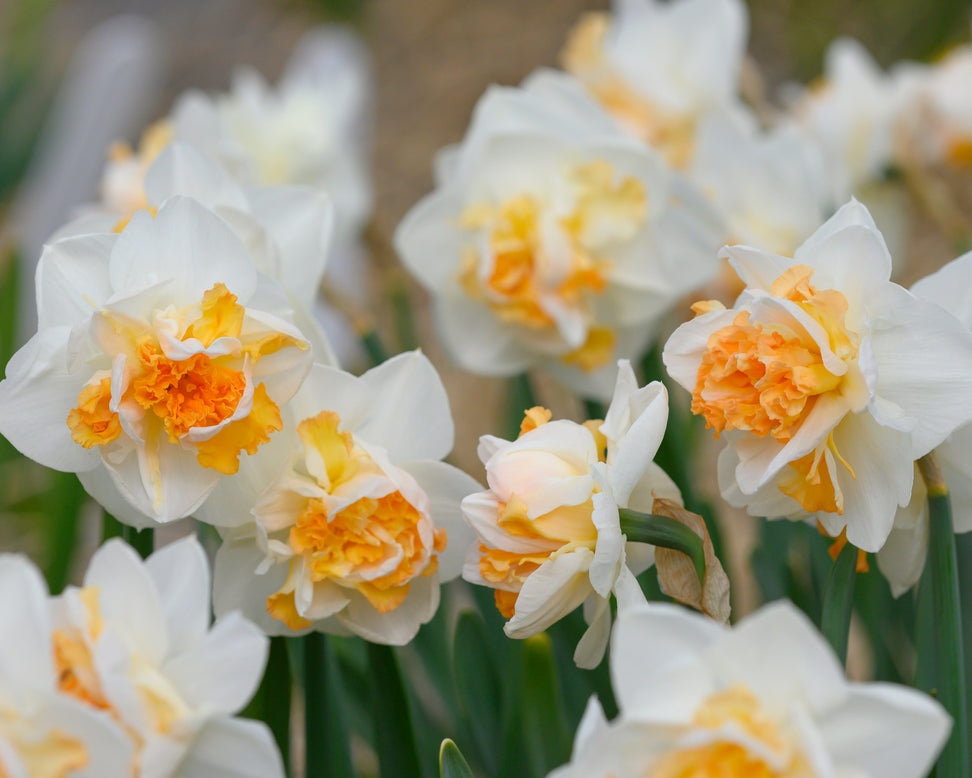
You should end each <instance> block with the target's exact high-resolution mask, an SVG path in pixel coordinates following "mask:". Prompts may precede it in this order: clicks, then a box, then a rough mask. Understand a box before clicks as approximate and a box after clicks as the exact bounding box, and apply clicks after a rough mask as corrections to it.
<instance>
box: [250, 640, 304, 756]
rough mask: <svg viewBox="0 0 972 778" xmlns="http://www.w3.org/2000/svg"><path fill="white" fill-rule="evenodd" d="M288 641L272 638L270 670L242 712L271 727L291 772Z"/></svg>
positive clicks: (264, 675)
mask: <svg viewBox="0 0 972 778" xmlns="http://www.w3.org/2000/svg"><path fill="white" fill-rule="evenodd" d="M286 641H287V638H284V637H281V636H279V635H278V636H277V637H272V638H270V654H269V656H268V657H267V669H266V670H265V671H264V673H263V680H262V681H261V682H260V688H259V689H257V693H256V694H255V695H253V699H252V700H250V704H249V705H247V706H246V709H245V710H244V711H243V714H242V715H243V716H244V717H246V718H248V719H259V720H260V721H263V722H265V723H266V724H267V726H268V727H270V731H271V732H272V733H273V739H274V740H276V741H277V748H279V749H280V755H281V756H282V757H283V762H284V768H285V770H286V771H287V772H288V774H289V770H290V698H291V686H292V679H291V677H290V661H289V659H288V656H287V644H286Z"/></svg>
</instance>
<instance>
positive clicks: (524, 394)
mask: <svg viewBox="0 0 972 778" xmlns="http://www.w3.org/2000/svg"><path fill="white" fill-rule="evenodd" d="M508 392H509V394H508V399H507V404H506V409H507V416H506V437H507V439H508V440H516V438H517V437H518V436H519V434H520V423H521V422H522V421H523V412H524V411H528V410H529V409H530V408H533V407H534V406H535V405H536V404H537V399H536V396H535V395H534V394H533V386H532V384H531V383H530V376H529V374H527V373H520V374H519V375H515V376H513V377H512V378H511V379H510V384H509V390H508Z"/></svg>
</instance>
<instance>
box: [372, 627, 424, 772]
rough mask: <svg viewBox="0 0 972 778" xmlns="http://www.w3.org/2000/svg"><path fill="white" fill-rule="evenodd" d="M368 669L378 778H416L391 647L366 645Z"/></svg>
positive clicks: (409, 727) (399, 675) (403, 694)
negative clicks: (378, 770) (378, 771)
mask: <svg viewBox="0 0 972 778" xmlns="http://www.w3.org/2000/svg"><path fill="white" fill-rule="evenodd" d="M368 665H369V667H370V669H371V688H372V704H373V706H374V710H373V713H374V722H375V746H376V750H377V751H378V764H379V766H380V768H381V769H380V774H381V778H416V776H420V775H422V768H421V765H420V762H419V757H418V751H417V750H416V749H417V746H416V744H415V731H414V727H413V726H412V715H411V711H410V710H409V706H408V694H407V692H406V690H405V684H404V682H403V681H402V671H401V669H400V668H399V666H398V660H397V658H396V657H395V653H394V652H393V651H392V649H391V647H390V646H383V645H378V644H376V643H368Z"/></svg>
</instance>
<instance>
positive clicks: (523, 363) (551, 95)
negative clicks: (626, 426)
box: [395, 71, 725, 399]
mask: <svg viewBox="0 0 972 778" xmlns="http://www.w3.org/2000/svg"><path fill="white" fill-rule="evenodd" d="M437 162H438V165H437V170H436V178H437V186H436V189H435V191H434V192H432V193H431V194H429V195H428V196H426V197H425V198H424V199H423V200H421V201H420V202H419V203H418V204H417V205H416V206H415V207H414V208H412V210H411V211H410V212H409V213H408V214H407V215H406V217H405V219H404V220H403V221H402V223H401V224H400V225H399V226H398V229H397V231H396V233H395V247H396V249H397V250H398V253H399V255H400V256H401V258H402V261H403V262H404V264H405V266H406V267H407V268H408V269H409V270H410V271H411V272H412V273H413V274H414V275H415V276H416V278H417V279H418V280H419V281H420V282H421V283H422V284H423V286H425V287H426V288H427V289H428V290H429V292H430V293H431V294H432V295H433V301H434V305H435V314H436V318H437V321H438V324H439V334H440V336H441V337H442V339H443V340H444V342H445V344H446V346H447V347H448V349H449V351H450V353H451V355H452V357H453V358H454V359H455V360H456V361H457V362H458V363H459V364H460V365H461V366H462V367H464V368H465V369H467V370H470V371H472V372H476V373H482V374H489V375H515V374H517V373H521V372H523V371H524V370H526V369H529V368H533V367H536V368H541V369H543V370H545V371H547V372H549V373H551V374H552V375H553V376H554V377H555V378H556V379H557V380H559V381H561V382H562V383H564V384H566V385H567V386H569V387H570V388H571V389H573V390H574V391H576V392H578V393H580V394H582V395H585V396H588V397H598V398H603V399H607V398H609V397H610V394H611V388H612V386H613V383H614V363H615V361H616V360H617V359H618V358H619V357H620V358H629V357H630V358H634V357H635V356H637V355H638V354H640V353H641V351H642V350H643V347H644V346H645V345H646V344H647V342H648V341H649V340H650V339H651V337H652V335H653V330H654V329H655V325H656V324H657V322H658V319H659V318H660V317H661V315H662V314H663V313H665V312H666V311H667V310H668V309H669V308H671V307H672V306H673V305H674V304H675V302H676V301H677V300H678V299H679V298H680V297H681V296H683V295H684V294H686V293H688V292H690V291H692V290H693V289H697V288H698V287H700V286H701V285H702V284H704V283H705V282H706V281H708V280H709V279H711V278H712V277H713V276H714V275H715V273H716V270H717V269H718V264H717V263H715V262H714V261H713V254H712V253H709V252H710V249H711V248H712V247H717V245H718V244H720V243H721V242H722V241H723V239H724V237H725V234H724V228H723V226H722V225H721V222H720V220H719V219H718V218H717V217H716V216H715V215H714V211H713V210H712V209H711V207H710V206H709V204H708V202H707V201H706V200H705V198H703V197H702V196H701V195H700V194H699V193H698V192H696V191H695V190H694V189H693V188H692V186H691V185H690V184H689V183H688V182H687V180H686V179H684V178H683V177H682V176H681V175H680V174H679V173H677V172H676V171H674V170H672V169H671V168H670V167H669V166H668V165H667V164H666V163H665V162H664V161H663V160H662V158H661V157H660V156H659V155H658V154H657V153H655V152H654V151H653V150H652V149H650V148H648V147H646V146H643V145H642V144H640V143H638V142H637V141H635V140H633V139H631V138H629V137H627V136H625V135H624V133H622V132H621V131H620V130H619V129H618V128H617V127H616V126H615V125H614V123H613V122H612V120H611V118H610V117H609V116H608V115H607V114H605V113H604V112H603V111H602V110H601V109H600V108H599V106H598V105H597V104H596V103H594V102H593V101H592V100H591V99H590V98H589V97H588V96H587V95H586V94H585V93H584V90H583V89H582V88H581V87H580V86H579V85H578V84H577V83H576V82H575V81H574V80H572V79H571V78H570V77H568V76H566V75H564V74H557V73H553V72H548V71H541V72H539V73H535V74H534V75H533V76H531V77H530V78H528V79H527V80H526V81H525V82H524V84H523V85H522V86H521V87H519V88H510V87H505V88H504V87H492V88H490V89H489V90H488V91H487V92H486V94H485V95H484V96H483V97H482V98H481V99H480V101H479V103H478V104H477V106H476V110H475V113H474V116H473V120H472V124H471V126H470V128H469V130H468V131H467V133H466V136H465V138H464V139H463V141H462V143H461V144H459V145H458V146H457V147H455V148H451V149H447V150H446V151H444V152H443V153H441V154H440V156H439V158H438V160H437Z"/></svg>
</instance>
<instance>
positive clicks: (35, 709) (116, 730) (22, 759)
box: [0, 554, 208, 778]
mask: <svg viewBox="0 0 972 778" xmlns="http://www.w3.org/2000/svg"><path fill="white" fill-rule="evenodd" d="M202 596H203V597H204V598H205V597H207V596H208V595H207V594H206V593H202ZM0 634H2V635H3V636H4V639H3V640H0V775H3V776H10V778H68V776H70V778H106V776H116V775H117V776H122V775H130V774H131V771H130V769H131V768H130V765H131V763H132V758H133V756H134V748H133V744H132V743H131V742H130V740H129V738H128V736H127V735H126V734H125V732H124V731H123V730H122V729H121V728H120V727H119V726H118V725H117V724H116V723H115V722H114V721H113V720H112V719H111V717H110V716H109V715H108V714H106V713H105V712H104V711H103V710H100V709H97V708H95V707H93V706H90V705H88V704H87V703H86V702H84V701H79V700H77V699H75V698H74V697H72V696H70V695H64V694H62V693H61V691H60V689H59V685H60V683H61V681H60V669H61V668H60V667H59V665H58V662H57V661H56V647H55V643H54V639H53V635H54V632H53V625H52V622H51V613H50V603H49V595H48V591H47V585H46V584H45V583H44V579H43V577H42V576H41V574H40V571H39V570H38V569H37V568H36V567H35V566H34V565H33V564H32V563H31V562H30V561H29V560H28V559H26V558H25V557H21V556H14V555H13V554H4V555H2V556H0Z"/></svg>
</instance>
